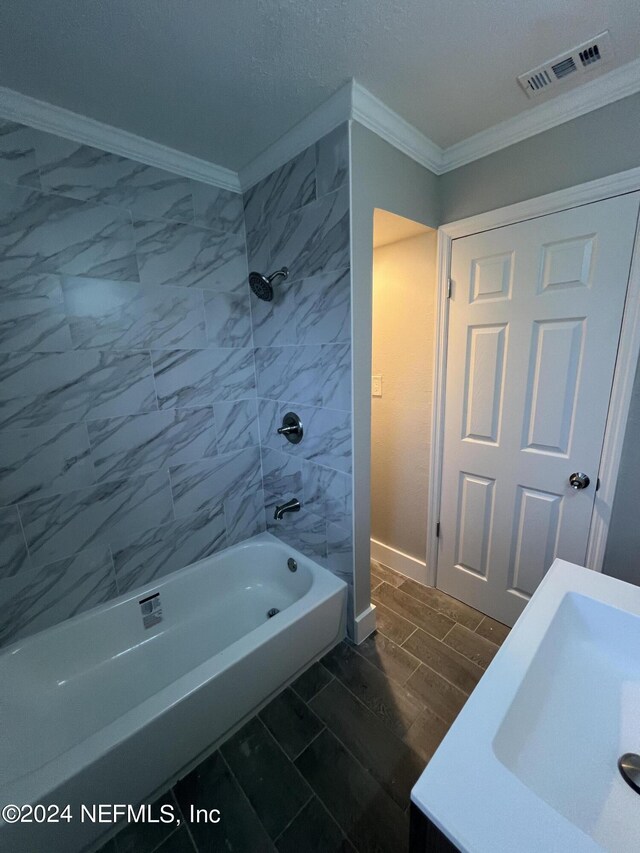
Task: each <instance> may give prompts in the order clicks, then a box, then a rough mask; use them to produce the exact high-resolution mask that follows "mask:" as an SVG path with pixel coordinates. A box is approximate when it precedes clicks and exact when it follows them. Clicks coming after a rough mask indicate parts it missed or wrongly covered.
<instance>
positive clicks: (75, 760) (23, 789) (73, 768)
mask: <svg viewBox="0 0 640 853" xmlns="http://www.w3.org/2000/svg"><path fill="white" fill-rule="evenodd" d="M256 543H258V544H261V543H265V544H277V545H279V546H280V547H281V548H282V549H285V550H286V551H287V553H288V555H289V556H293V557H294V558H296V559H298V560H301V561H304V562H308V563H310V564H311V567H310V570H311V573H312V583H311V586H310V588H309V589H308V590H307V592H306V593H305V594H304V595H302V596H301V597H300V598H299V599H298V600H296V601H295V602H294V603H293V604H291V605H289V606H288V607H287V608H286V609H285V610H283V611H281V613H279V614H278V616H282V617H283V618H282V619H280V620H279V621H278V622H277V623H276V622H275V618H274V619H269V620H268V621H266V622H263V623H262V624H260V625H258V626H257V627H255V628H253V629H252V630H251V631H249V632H248V633H247V634H244V635H243V636H241V637H239V638H238V639H237V640H234V641H233V642H232V643H230V644H229V645H228V646H226V647H225V648H224V649H221V650H220V651H219V652H217V653H215V654H214V655H212V656H211V657H209V658H207V659H206V660H204V661H202V662H201V663H200V664H198V665H197V666H195V667H193V668H192V669H190V670H187V671H186V672H184V673H183V674H182V675H180V676H179V677H178V678H177V679H175V680H174V681H172V682H170V683H169V684H167V685H165V686H164V687H162V688H161V689H160V690H158V691H156V692H154V693H152V694H150V695H149V696H148V697H146V698H145V699H144V700H143V701H142V702H140V703H139V704H137V705H135V706H134V707H133V708H130V709H129V710H128V711H126V712H125V713H124V714H121V715H120V716H119V717H116V719H114V720H112V721H111V722H110V723H108V724H107V725H106V726H103V727H102V728H100V729H98V730H97V731H95V732H93V733H91V734H90V735H88V736H87V737H85V738H83V739H82V740H80V741H78V742H77V743H74V744H73V745H72V746H70V747H69V748H68V749H66V750H64V751H63V752H60V753H59V754H58V755H56V756H54V757H53V758H51V759H49V760H48V761H47V762H45V763H44V764H42V765H41V766H40V767H38V768H36V769H35V770H30V771H27V772H26V773H24V774H22V775H21V776H18V777H16V778H14V779H12V780H11V781H10V782H8V783H7V784H6V785H4V786H2V787H0V800H1V801H5V800H6V802H21V803H35V802H42V801H46V800H47V797H50V796H51V795H52V794H54V793H55V790H56V789H57V788H59V787H61V786H62V785H64V784H65V783H66V782H67V781H69V780H70V779H72V778H73V777H74V776H76V775H77V774H79V773H81V772H83V771H84V770H86V769H87V767H89V766H90V765H91V764H92V763H94V762H95V761H96V760H98V758H99V757H100V756H102V755H105V754H107V753H108V752H110V751H112V750H114V749H116V748H117V747H118V745H119V744H121V743H122V742H123V741H126V740H127V738H130V737H132V736H134V735H136V734H138V733H139V732H140V731H142V730H143V729H144V727H145V726H147V725H149V724H151V723H152V722H154V721H155V720H157V719H158V718H160V717H162V716H163V715H164V714H166V713H169V712H170V711H171V709H172V708H173V707H174V706H175V705H176V704H178V703H179V702H181V701H183V700H184V699H187V698H188V697H189V696H191V695H192V694H194V693H196V692H197V691H198V690H199V689H201V688H202V687H203V686H204V685H206V684H207V683H208V682H209V681H211V680H212V679H213V678H215V677H216V676H217V675H220V674H222V673H224V672H226V671H227V670H229V669H230V668H231V667H232V666H233V665H234V664H236V663H237V662H238V661H239V660H241V659H242V658H243V657H245V656H246V655H247V654H250V652H251V650H252V648H255V647H257V646H260V645H263V644H264V643H265V642H266V641H267V640H268V639H269V638H271V637H273V636H275V634H277V633H282V632H283V631H285V630H286V629H287V627H290V626H292V625H294V624H296V623H298V622H300V621H301V620H303V619H304V618H305V616H306V615H307V614H308V613H309V611H310V610H311V609H312V607H311V603H312V602H313V606H319V605H322V604H325V603H326V602H328V601H329V600H330V599H332V598H334V597H336V596H340V595H342V603H341V609H342V614H341V618H340V622H339V625H338V631H337V635H336V638H335V642H333V641H332V643H330V644H329V646H327V647H326V648H325V650H324V651H322V652H318V653H314V655H313V656H312V659H311V660H310V661H309V662H308V663H307V664H305V665H304V666H303V667H302V668H300V669H299V670H298V671H297V674H296V675H294V676H292V678H291V679H290V680H289V681H288V682H287V683H291V681H293V680H295V678H297V677H298V675H299V674H301V673H302V672H303V671H305V670H306V669H307V668H308V667H309V666H310V665H311V664H312V663H313V662H314V661H315V660H317V659H318V658H319V657H321V656H322V655H323V654H325V653H326V651H328V650H329V649H330V648H332V647H333V646H334V645H335V644H336V643H337V642H339V640H340V639H342V638H343V636H344V634H345V626H346V600H347V584H346V582H345V581H344V580H342V579H341V578H339V577H338V576H337V575H334V574H333V573H332V572H331V571H330V570H329V569H327V568H325V567H324V566H321V565H320V564H319V563H316V562H315V561H314V560H313V559H311V558H310V557H307V556H306V555H305V554H303V553H302V552H300V551H298V550H297V549H295V548H293V547H291V546H289V545H287V543H285V542H283V541H282V540H280V539H278V538H277V537H276V536H273V535H272V534H270V533H268V532H264V533H260V534H258V535H257V536H254V537H251V538H250V539H246V540H243V541H242V542H240V543H237V544H236V545H231V546H229V548H225V549H223V550H221V551H218V552H216V553H215V554H212V555H209V557H204V558H203V559H202V560H199V561H198V562H196V563H193V564H191V565H189V566H188V567H185V568H184V569H177V570H175V571H174V572H170V573H168V574H167V575H164V576H163V577H162V578H160V579H159V581H157V582H151V583H149V584H146V585H145V586H144V587H139V588H138V589H136V590H134V591H132V592H130V593H125V594H124V595H123V596H118V598H115V599H113V600H111V601H109V602H105V603H104V604H102V605H98V606H97V607H95V608H91V609H90V610H87V611H85V612H83V613H80V614H78V615H77V616H74V617H72V618H71V619H69V620H65V621H64V622H61V623H59V624H57V625H54V626H52V627H51V628H45V629H43V630H42V631H39V632H37V633H36V634H33V635H30V636H29V637H26V638H23V639H22V640H19V641H18V642H17V643H15V644H12V646H7V647H6V648H5V649H3V650H2V651H1V652H0V654H6V653H7V652H9V653H11V651H13V652H15V651H16V650H17V649H18V648H21V647H22V646H23V645H24V644H25V643H26V642H28V641H31V640H32V639H33V640H37V639H38V638H40V640H41V638H42V635H43V634H46V633H48V632H53V631H58V630H64V629H65V628H66V627H67V626H68V625H69V624H71V623H75V624H81V623H82V622H83V621H86V620H89V619H90V618H91V617H92V615H94V614H95V612H96V611H102V612H108V611H109V610H110V609H112V608H114V607H116V606H119V605H124V604H126V603H127V602H130V601H137V599H138V598H140V597H144V595H145V594H146V593H147V592H148V591H156V590H159V589H160V587H161V586H162V585H164V584H166V583H168V582H170V581H172V580H175V579H176V578H177V576H178V575H180V576H182V575H184V573H185V572H189V573H195V571H197V570H198V569H201V568H202V563H203V562H205V561H207V560H210V559H211V558H212V557H216V556H218V555H219V554H223V553H225V552H228V551H230V550H231V549H232V548H233V549H237V550H238V552H241V551H242V550H246V548H247V547H249V546H250V545H252V544H256ZM276 618H277V617H276ZM285 686H286V684H280V685H278V686H277V687H276V688H275V689H274V691H272V693H271V694H270V695H269V698H268V699H266V700H265V701H264V703H260V705H259V706H256V708H254V709H252V710H251V711H250V712H249V713H248V714H247V715H245V716H244V717H243V720H244V721H246V719H248V718H249V717H250V716H253V715H254V714H255V713H257V710H258V709H259V707H263V705H264V704H267V702H268V701H270V699H271V698H273V696H274V695H276V694H277V693H278V692H280V691H281V690H282V689H283V688H284V687H285ZM239 725H240V724H238V727H239ZM235 728H236V726H235V725H234V726H233V727H231V728H230V729H228V730H226V731H225V732H224V733H223V734H222V735H220V737H219V738H217V739H216V743H217V744H218V745H219V744H220V743H221V742H222V741H223V740H225V739H227V738H228V737H229V736H230V735H231V734H232V733H233V731H234V730H235ZM207 749H208V748H207ZM214 749H215V748H213V749H212V750H211V751H214ZM204 757H206V756H205V755H204V754H202V753H201V754H200V756H199V757H198V759H197V761H201V760H203V758H204ZM194 761H196V760H195V759H194ZM197 761H196V763H197ZM194 766H195V765H194ZM179 773H180V776H182V775H184V769H183V768H181V770H180V771H179ZM176 778H179V777H176ZM34 791H35V793H34ZM3 824H4V822H3V821H2V820H1V819H0V830H1V829H2V826H3Z"/></svg>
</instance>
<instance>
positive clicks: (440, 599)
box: [398, 578, 484, 630]
mask: <svg viewBox="0 0 640 853" xmlns="http://www.w3.org/2000/svg"><path fill="white" fill-rule="evenodd" d="M398 589H401V590H402V591H403V592H406V593H407V594H408V595H411V596H413V598H417V599H418V601H420V602H422V604H426V605H427V607H431V609H432V610H437V611H438V613H442V614H443V615H444V616H448V617H449V619H453V621H454V622H459V623H460V625H464V626H465V627H466V628H471V630H473V629H474V628H477V627H478V625H479V624H480V622H481V621H482V619H483V618H484V614H483V613H480V611H479V610H474V609H473V607H469V605H468V604H464V602H462V601H457V600H456V599H455V598H452V597H451V596H450V595H447V594H446V592H441V591H440V590H439V589H434V587H431V586H423V584H421V583H416V581H414V580H411V579H410V578H407V580H405V581H404V582H403V583H401V584H400V586H399V587H398Z"/></svg>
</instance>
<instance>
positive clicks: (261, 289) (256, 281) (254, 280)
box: [249, 267, 289, 302]
mask: <svg viewBox="0 0 640 853" xmlns="http://www.w3.org/2000/svg"><path fill="white" fill-rule="evenodd" d="M288 275H289V270H288V268H287V267H282V269H279V270H276V271H275V272H272V273H271V275H268V276H267V275H262V273H261V272H250V273H249V287H250V288H251V290H253V292H254V293H255V295H256V296H257V297H258V299H263V300H264V301H265V302H271V300H272V299H273V281H274V280H275V279H276V278H279V277H282V278H286V277H287V276H288Z"/></svg>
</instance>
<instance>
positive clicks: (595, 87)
mask: <svg viewBox="0 0 640 853" xmlns="http://www.w3.org/2000/svg"><path fill="white" fill-rule="evenodd" d="M636 92H640V59H635V60H634V61H633V62H629V63H627V64H626V65H622V66H621V67H620V68H615V69H614V70H613V71H609V72H608V73H607V74H603V75H602V77H597V78H596V79H594V80H591V81H590V82H588V83H586V82H585V84H583V85H581V86H578V87H577V88H576V89H572V90H571V91H569V92H565V93H564V94H562V95H557V96H556V97H555V98H553V99H552V100H550V101H546V102H545V103H544V104H538V105H537V106H535V107H531V108H530V109H528V110H525V112H523V113H520V114H519V115H517V116H514V117H513V118H510V119H507V120H506V121H502V122H500V123H499V124H496V125H494V126H493V127H490V128H488V129H487V130H483V131H481V132H480V133H476V134H474V135H473V136H470V137H469V138H468V139H463V140H462V142H457V143H456V144H455V145H451V146H449V148H445V150H444V160H443V164H442V168H441V170H440V172H439V173H438V174H442V173H443V172H450V171H451V170H452V169H457V168H459V167H460V166H464V165H466V164H467V163H471V162H473V161H474V160H479V159H480V158H481V157H486V156H487V155H488V154H493V153H494V152H495V151H500V150H501V149H503V148H508V147H509V146H510V145H514V144H515V143H516V142H522V141H523V140H524V139H528V138H529V137H531V136H535V135H536V134H538V133H543V132H544V131H545V130H550V129H551V128H552V127H557V126H558V125H560V124H564V123H565V122H567V121H571V119H574V118H578V117H579V116H582V115H585V114H586V113H589V112H592V111H593V110H597V109H599V108H600V107H604V106H606V105H607V104H612V103H613V102H614V101H619V100H621V99H622V98H626V97H627V96H628V95H635V94H636Z"/></svg>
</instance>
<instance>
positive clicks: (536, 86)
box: [518, 30, 613, 98]
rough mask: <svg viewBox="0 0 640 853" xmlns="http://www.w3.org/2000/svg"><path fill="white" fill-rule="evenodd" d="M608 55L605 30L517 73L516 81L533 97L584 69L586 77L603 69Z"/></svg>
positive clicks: (609, 57) (609, 43)
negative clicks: (586, 73)
mask: <svg viewBox="0 0 640 853" xmlns="http://www.w3.org/2000/svg"><path fill="white" fill-rule="evenodd" d="M612 56H613V48H612V47H611V37H610V36H609V31H608V30H605V32H603V33H600V35H598V36H596V37H595V38H592V39H590V40H589V41H587V42H585V43H584V44H579V45H578V46H577V47H574V48H573V50H569V51H567V52H566V53H561V54H560V56H556V57H555V58H554V59H550V60H549V61H548V62H544V63H543V64H542V65H539V66H538V67H537V68H533V69H532V70H531V71H527V73H526V74H521V75H520V76H519V77H518V83H520V85H521V86H522V88H523V89H524V91H525V92H526V93H527V96H528V97H529V98H535V97H536V95H539V94H541V93H542V92H546V91H547V89H551V88H552V87H555V86H557V85H558V84H559V83H560V82H561V81H563V80H567V79H572V80H577V79H578V78H579V77H581V76H582V74H584V73H585V72H589V77H595V76H596V73H598V71H599V70H601V71H606V70H607V65H608V64H609V61H610V60H611V58H612Z"/></svg>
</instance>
